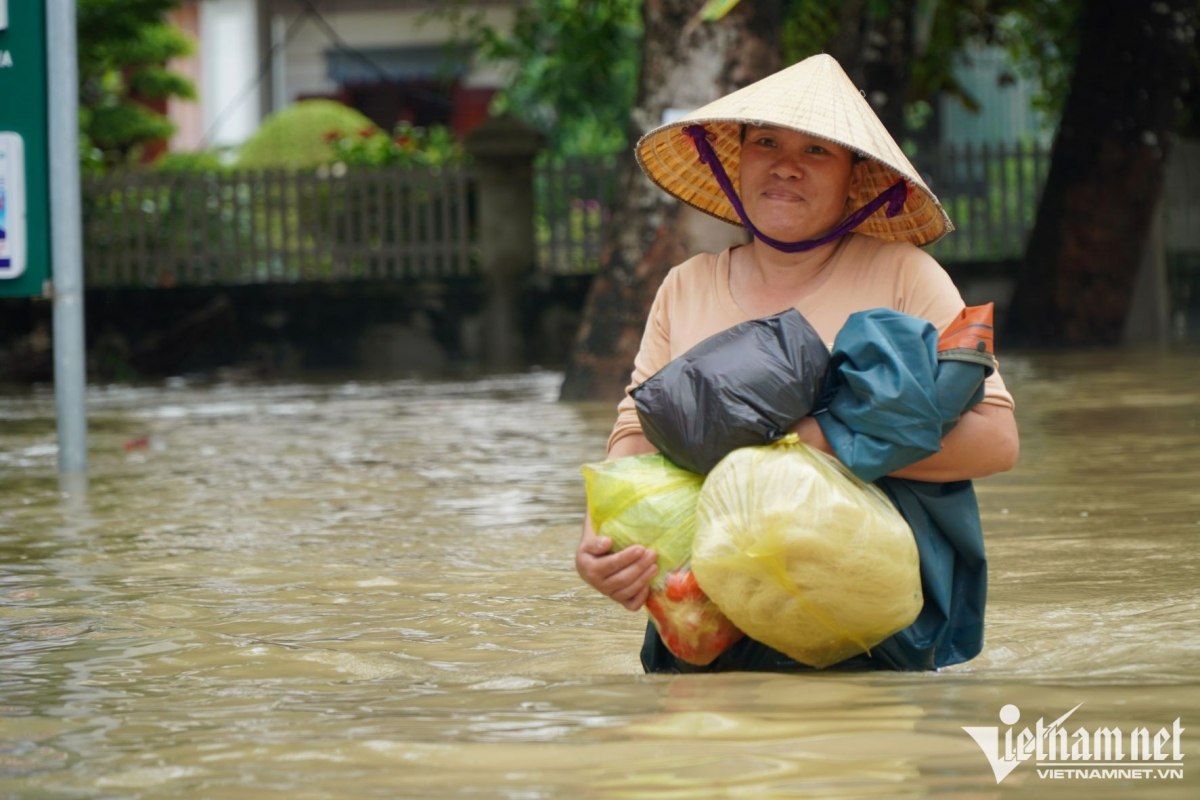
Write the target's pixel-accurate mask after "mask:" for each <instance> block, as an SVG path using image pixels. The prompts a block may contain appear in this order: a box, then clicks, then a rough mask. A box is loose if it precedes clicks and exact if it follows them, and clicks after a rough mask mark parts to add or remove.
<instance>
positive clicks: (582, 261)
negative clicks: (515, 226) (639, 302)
mask: <svg viewBox="0 0 1200 800" xmlns="http://www.w3.org/2000/svg"><path fill="white" fill-rule="evenodd" d="M617 159H618V156H615V155H610V156H600V157H596V158H587V159H583V158H572V159H551V158H547V159H545V160H544V161H543V162H542V163H541V164H540V165H539V166H538V169H537V171H536V173H535V175H534V183H533V191H534V195H533V198H534V242H535V246H536V248H537V260H538V268H539V269H540V270H542V271H543V272H549V273H555V274H577V273H589V272H595V271H596V268H597V267H599V266H600V258H601V255H602V252H603V247H604V240H605V237H606V236H607V234H608V228H609V222H610V220H611V219H612V209H613V205H614V204H615V200H616V172H617Z"/></svg>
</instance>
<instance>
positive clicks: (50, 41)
mask: <svg viewBox="0 0 1200 800" xmlns="http://www.w3.org/2000/svg"><path fill="white" fill-rule="evenodd" d="M76 46H77V45H76V38H75V0H46V84H47V85H48V86H53V87H54V95H53V98H52V99H51V101H50V103H49V109H50V114H49V123H50V126H49V127H50V141H49V151H50V239H51V243H52V244H51V250H52V259H51V271H52V274H53V276H54V402H55V406H56V409H57V412H58V473H59V487H60V488H61V489H62V490H63V491H64V492H66V493H67V494H69V495H81V494H83V493H85V492H86V491H87V413H86V410H85V408H84V401H85V399H86V395H87V374H86V350H85V348H84V336H83V230H82V225H83V212H82V204H81V202H80V198H79V62H78V56H77V51H76Z"/></svg>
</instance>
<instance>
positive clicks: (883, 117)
mask: <svg viewBox="0 0 1200 800" xmlns="http://www.w3.org/2000/svg"><path fill="white" fill-rule="evenodd" d="M873 5H874V4H872V3H869V2H867V0H845V2H843V3H842V5H841V7H840V8H839V9H838V33H837V35H836V36H834V37H833V39H832V41H830V42H829V46H828V52H829V55H831V56H833V57H834V58H836V59H837V60H838V63H839V64H841V65H842V69H844V70H846V74H847V75H849V76H850V80H852V81H854V85H855V86H857V87H859V88H860V89H862V90H863V92H864V93H865V94H866V98H867V102H868V103H870V104H871V108H873V109H874V110H875V113H876V114H877V115H878V116H879V121H880V122H882V123H883V125H884V127H885V128H887V129H888V132H889V133H890V134H892V136H893V137H895V138H896V140H897V141H902V140H903V138H904V130H905V124H904V107H905V105H906V104H907V102H908V94H909V88H910V84H911V76H912V65H913V61H914V60H915V58H916V54H915V52H914V50H915V46H916V38H915V36H914V31H913V26H914V23H915V20H916V6H917V0H893V2H891V3H890V4H889V5H888V6H887V9H886V13H882V12H883V10H882V9H878V8H873V7H872V6H873Z"/></svg>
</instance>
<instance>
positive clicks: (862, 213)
mask: <svg viewBox="0 0 1200 800" xmlns="http://www.w3.org/2000/svg"><path fill="white" fill-rule="evenodd" d="M683 132H684V134H686V135H687V136H688V138H690V139H691V140H692V143H693V144H695V145H696V153H697V154H698V155H699V156H700V163H701V164H706V165H707V166H708V168H709V169H710V170H712V174H713V177H714V178H716V179H717V183H718V184H720V186H721V191H723V192H725V196H726V197H728V198H729V202H730V203H732V204H733V210H734V211H736V212H737V215H738V217H739V218H740V219H741V220H742V224H743V225H745V226H746V230H748V231H750V232H751V233H753V234H754V235H755V237H757V238H758V239H759V240H760V241H762V242H763V243H764V244H768V245H770V246H771V247H774V248H775V249H776V250H781V251H783V252H784V253H803V252H805V251H806V250H812V249H813V248H814V247H820V246H821V245H823V244H828V243H829V242H834V241H837V240H838V239H840V238H842V237H843V236H845V235H846V234H847V233H849V232H850V231H852V230H854V229H855V228H857V227H858V226H859V225H860V224H861V223H862V222H863V220H865V219H866V218H867V217H869V216H871V215H872V214H874V213H875V212H876V211H878V210H879V209H880V208H881V207H882V206H883V205H884V204H885V203H886V204H887V207H888V208H887V212H885V213H886V214H887V215H888V216H889V217H894V216H896V215H897V214H899V213H900V209H902V208H903V207H904V201H905V200H906V199H908V184H906V183H905V182H904V181H903V180H898V181H896V182H895V183H893V184H892V185H891V186H889V187H888V188H886V189H884V190H883V191H882V192H880V193H879V196H878V197H876V198H875V199H874V200H872V201H871V202H869V203H867V204H866V205H865V206H863V207H862V208H860V209H858V210H857V211H855V212H854V213H853V214H850V215H849V216H847V217H846V218H845V219H844V220H842V223H841V224H840V225H838V226H837V227H836V228H834V229H833V230H832V231H830V232H829V233H827V234H825V235H824V236H822V237H821V238H820V239H808V240H807V241H803V242H781V241H779V240H778V239H772V238H771V237H770V236H767V235H766V234H764V233H763V232H762V231H760V230H759V229H758V228H756V227H754V223H753V222H751V221H750V218H749V217H748V216H746V209H745V208H744V207H743V206H742V200H741V198H740V197H738V195H737V190H735V189H734V188H733V182H732V181H730V180H729V176H728V175H727V174H726V173H725V166H724V165H723V164H722V163H721V159H720V158H718V157H717V154H716V153H715V152H714V151H713V149H712V145H710V144H709V143H708V130H706V129H705V127H704V126H703V125H688V126H687V127H685V128H684V129H683Z"/></svg>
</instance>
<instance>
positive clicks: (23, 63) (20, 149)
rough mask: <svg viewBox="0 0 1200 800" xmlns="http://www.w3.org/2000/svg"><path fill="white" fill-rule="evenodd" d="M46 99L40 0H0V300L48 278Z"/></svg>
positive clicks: (32, 291) (37, 287)
mask: <svg viewBox="0 0 1200 800" xmlns="http://www.w3.org/2000/svg"><path fill="white" fill-rule="evenodd" d="M5 11H7V14H6V13H5ZM5 23H7V25H5ZM46 102H47V98H46V3H45V0H0V297H38V296H41V295H42V294H43V292H44V288H43V287H44V284H45V282H46V281H47V280H48V279H49V277H50V197H49V194H48V187H49V186H50V168H49V162H48V160H47V152H46V142H47V139H48V134H47V130H46V125H47V106H46ZM17 272H20V274H19V275H16V276H15V277H14V274H15V273H17Z"/></svg>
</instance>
